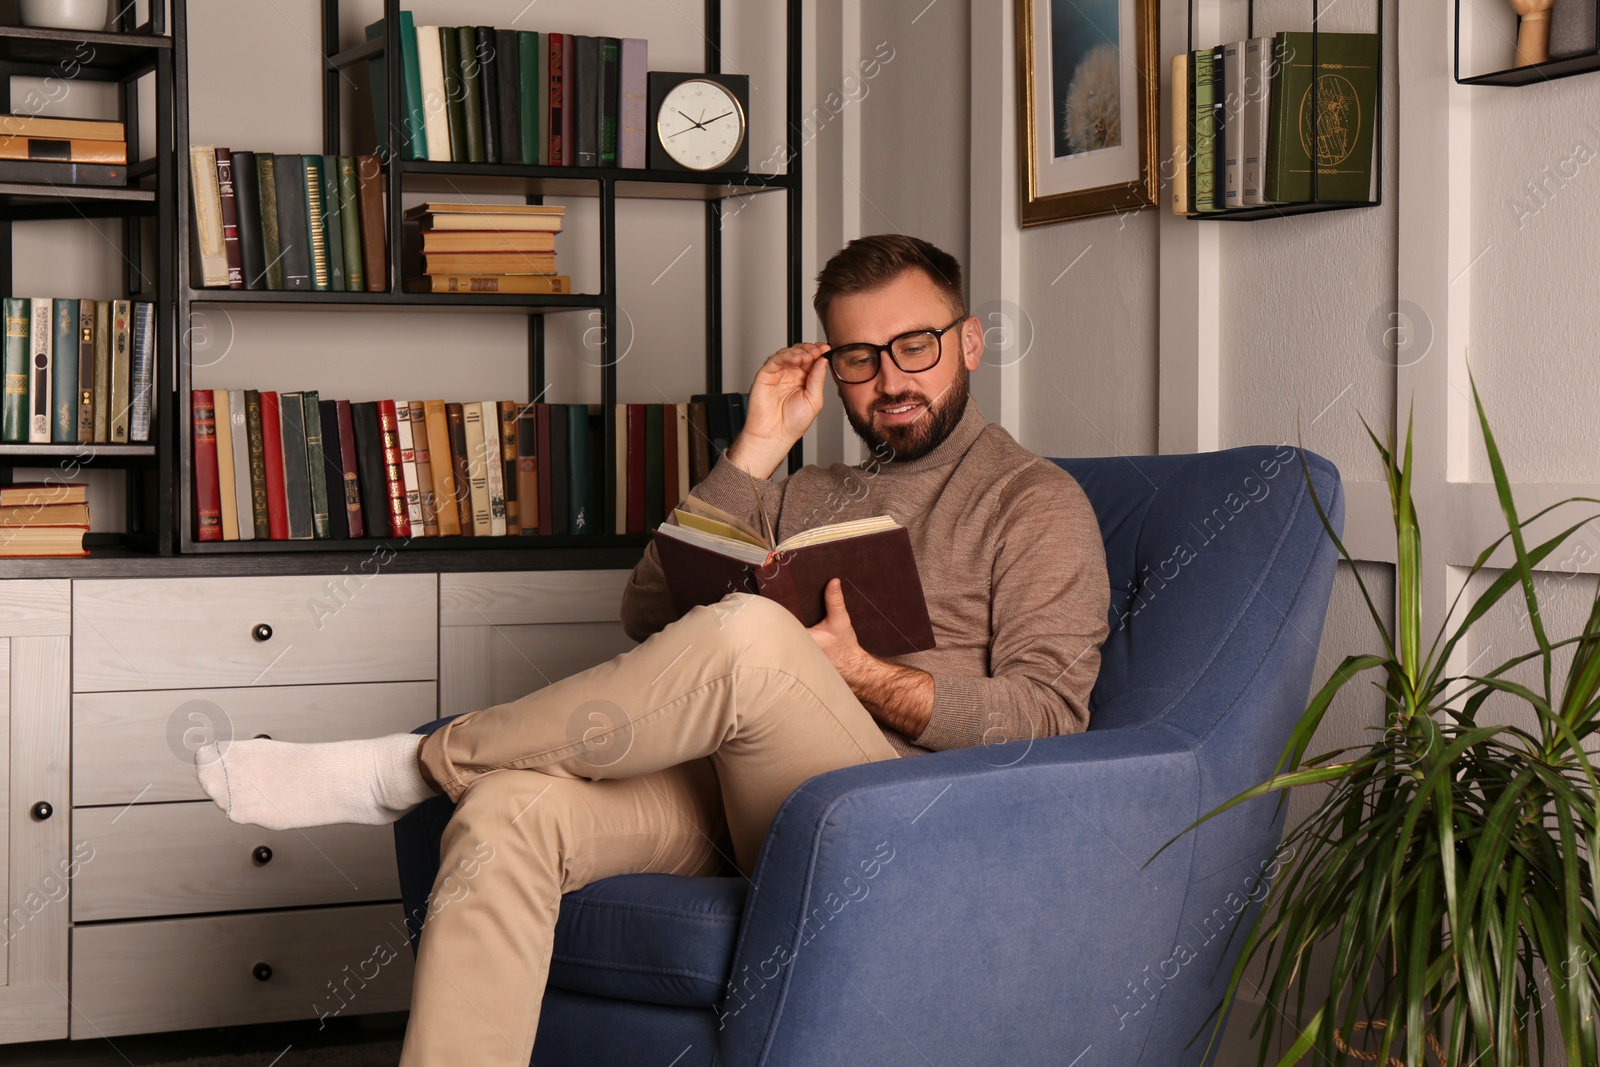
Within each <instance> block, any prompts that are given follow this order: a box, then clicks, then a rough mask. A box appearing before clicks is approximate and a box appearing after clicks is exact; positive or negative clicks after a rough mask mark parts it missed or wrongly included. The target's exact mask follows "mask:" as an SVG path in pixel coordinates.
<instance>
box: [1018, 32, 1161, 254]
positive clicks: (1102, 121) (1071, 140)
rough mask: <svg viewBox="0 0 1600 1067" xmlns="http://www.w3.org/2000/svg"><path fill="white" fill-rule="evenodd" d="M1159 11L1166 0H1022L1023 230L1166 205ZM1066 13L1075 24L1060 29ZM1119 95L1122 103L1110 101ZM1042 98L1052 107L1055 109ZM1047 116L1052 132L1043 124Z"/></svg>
mask: <svg viewBox="0 0 1600 1067" xmlns="http://www.w3.org/2000/svg"><path fill="white" fill-rule="evenodd" d="M1156 5H1157V0H1017V3H1016V10H1017V33H1016V37H1017V90H1018V103H1019V107H1018V108H1017V115H1018V129H1017V153H1018V163H1019V172H1020V177H1021V186H1022V188H1021V193H1022V196H1021V199H1020V202H1019V205H1018V208H1019V213H1020V215H1021V219H1020V222H1021V224H1022V225H1023V226H1040V225H1043V224H1045V223H1051V222H1065V221H1068V220H1071V219H1088V218H1094V217H1096V216H1100V215H1121V214H1126V213H1128V212H1130V211H1142V210H1144V209H1145V208H1149V207H1154V206H1155V205H1156V202H1157V200H1158V198H1159V196H1160V185H1161V182H1160V175H1159V173H1158V168H1157V162H1156V157H1157V154H1158V153H1159V151H1160V149H1159V148H1158V143H1159V136H1160V135H1159V131H1158V129H1157V125H1156V123H1157V106H1158V100H1159V96H1160V73H1159V69H1160V68H1159V67H1158V65H1157V61H1156V52H1157V40H1158V38H1159V36H1160V15H1159V13H1158V8H1157V6H1156ZM1057 15H1060V16H1061V17H1062V18H1063V19H1071V20H1072V22H1071V24H1070V25H1065V24H1063V25H1061V26H1057V24H1056V16H1057ZM1113 37H1114V38H1115V40H1114V41H1113V40H1112V38H1113ZM1057 67H1060V68H1062V70H1061V71H1060V72H1059V73H1058V71H1057V69H1056V68H1057ZM1130 85H1131V86H1132V87H1133V90H1134V91H1133V93H1132V94H1131V99H1130V96H1129V94H1128V93H1127V91H1126V90H1127V89H1128V87H1129V86H1130ZM1047 88H1048V89H1049V90H1050V92H1049V94H1048V96H1047V95H1046V93H1045V89H1047ZM1110 90H1114V91H1115V97H1114V105H1113V104H1110V103H1108V101H1111V100H1112V93H1111V92H1110ZM1041 100H1049V101H1050V106H1049V108H1048V111H1046V110H1043V109H1041V105H1040V102H1041ZM1046 118H1048V119H1049V125H1048V126H1044V125H1042V124H1041V123H1042V121H1043V120H1044V119H1046ZM1130 120H1131V121H1130Z"/></svg>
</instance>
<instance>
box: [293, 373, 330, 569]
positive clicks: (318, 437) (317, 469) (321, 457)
mask: <svg viewBox="0 0 1600 1067" xmlns="http://www.w3.org/2000/svg"><path fill="white" fill-rule="evenodd" d="M300 402H301V405H302V406H303V407H304V409H305V426H306V480H307V481H308V482H309V483H310V485H311V536H312V537H316V538H323V539H326V538H329V537H332V536H333V526H332V520H331V519H330V518H329V516H328V506H329V505H328V502H329V497H328V480H327V477H326V476H325V475H324V474H323V472H324V471H325V470H327V467H328V459H327V456H326V455H325V452H326V447H325V445H324V443H323V430H322V400H321V398H320V397H319V396H318V395H317V391H316V390H315V389H307V390H306V391H305V393H303V394H302V395H301V398H300ZM334 499H337V498H334Z"/></svg>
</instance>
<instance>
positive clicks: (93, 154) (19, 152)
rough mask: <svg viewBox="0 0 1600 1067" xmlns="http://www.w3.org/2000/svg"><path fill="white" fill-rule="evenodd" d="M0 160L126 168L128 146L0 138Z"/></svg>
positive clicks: (64, 140) (117, 143) (94, 142)
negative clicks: (100, 164)
mask: <svg viewBox="0 0 1600 1067" xmlns="http://www.w3.org/2000/svg"><path fill="white" fill-rule="evenodd" d="M0 159H37V160H46V161H50V162H55V163H106V164H118V165H126V164H127V162H128V146H127V145H126V144H124V143H123V142H121V141H90V140H75V139H72V138H64V137H0Z"/></svg>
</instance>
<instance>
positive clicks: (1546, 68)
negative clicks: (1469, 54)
mask: <svg viewBox="0 0 1600 1067" xmlns="http://www.w3.org/2000/svg"><path fill="white" fill-rule="evenodd" d="M1594 6H1595V18H1596V20H1597V21H1594V22H1591V23H1590V25H1591V26H1595V27H1597V28H1600V0H1595V4H1594ZM1595 45H1596V46H1595V48H1594V49H1592V50H1591V51H1588V52H1583V53H1580V54H1578V55H1573V56H1561V57H1560V58H1557V59H1548V60H1546V61H1545V62H1543V63H1531V64H1529V65H1528V66H1526V67H1506V68H1505V69H1503V70H1493V71H1487V72H1485V73H1483V74H1469V75H1467V76H1466V77H1465V78H1463V77H1462V76H1461V0H1456V21H1455V67H1454V74H1455V79H1456V81H1457V83H1459V84H1461V85H1509V86H1521V85H1542V84H1544V83H1545V82H1549V81H1555V80H1556V79H1558V78H1570V77H1572V76H1573V75H1574V74H1588V73H1589V72H1591V71H1596V70H1600V34H1597V36H1596V42H1595ZM1508 50H1511V51H1515V49H1514V48H1510V49H1508Z"/></svg>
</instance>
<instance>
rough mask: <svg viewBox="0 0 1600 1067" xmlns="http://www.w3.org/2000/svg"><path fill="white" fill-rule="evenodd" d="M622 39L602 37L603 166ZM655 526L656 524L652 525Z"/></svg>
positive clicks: (617, 93)
mask: <svg viewBox="0 0 1600 1067" xmlns="http://www.w3.org/2000/svg"><path fill="white" fill-rule="evenodd" d="M621 73H622V42H621V41H619V40H617V39H616V38H615V37H602V38H600V165H601V166H602V167H614V166H616V165H617V108H618V107H619V106H620V104H621V101H622V93H621V84H622V83H621ZM651 529H652V530H653V529H655V527H653V526H652V527H651Z"/></svg>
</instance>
